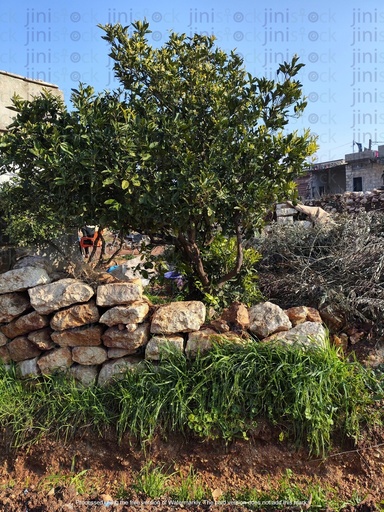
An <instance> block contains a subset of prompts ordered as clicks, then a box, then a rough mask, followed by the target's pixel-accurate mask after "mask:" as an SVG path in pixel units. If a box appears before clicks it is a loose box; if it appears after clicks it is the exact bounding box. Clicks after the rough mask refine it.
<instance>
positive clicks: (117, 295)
mask: <svg viewBox="0 0 384 512" xmlns="http://www.w3.org/2000/svg"><path fill="white" fill-rule="evenodd" d="M142 295H143V286H142V284H141V283H138V282H130V283H108V284H102V285H100V286H98V288H97V297H96V304H97V305H98V306H103V307H105V306H117V305H121V304H131V303H132V302H136V301H140V300H141V298H142Z"/></svg>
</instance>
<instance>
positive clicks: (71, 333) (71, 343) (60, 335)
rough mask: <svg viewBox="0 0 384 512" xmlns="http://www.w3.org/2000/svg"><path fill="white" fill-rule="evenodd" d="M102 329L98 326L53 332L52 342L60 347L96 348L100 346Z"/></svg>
mask: <svg viewBox="0 0 384 512" xmlns="http://www.w3.org/2000/svg"><path fill="white" fill-rule="evenodd" d="M102 333H103V327H102V326H101V325H99V324H93V325H85V326H82V327H74V328H73V329H67V330H65V331H54V332H52V334H51V338H52V341H53V342H54V343H56V344H57V345H60V346H61V347H96V346H98V345H101V335H102Z"/></svg>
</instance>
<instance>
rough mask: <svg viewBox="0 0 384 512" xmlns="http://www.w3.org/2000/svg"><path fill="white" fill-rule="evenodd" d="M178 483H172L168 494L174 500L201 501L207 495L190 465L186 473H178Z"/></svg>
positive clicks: (206, 490)
mask: <svg viewBox="0 0 384 512" xmlns="http://www.w3.org/2000/svg"><path fill="white" fill-rule="evenodd" d="M179 477H180V484H179V485H176V486H175V485H174V486H173V487H172V488H171V490H170V496H171V498H172V499H173V500H175V501H202V500H203V499H204V498H205V499H207V498H206V497H207V496H208V493H209V491H208V489H206V487H205V486H204V485H203V484H202V483H201V482H200V479H199V476H198V474H197V473H196V471H195V470H194V469H193V468H192V466H190V468H189V470H188V473H187V475H182V474H181V473H179Z"/></svg>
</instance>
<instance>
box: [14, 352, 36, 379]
mask: <svg viewBox="0 0 384 512" xmlns="http://www.w3.org/2000/svg"><path fill="white" fill-rule="evenodd" d="M37 361H38V357H34V358H33V359H27V360H26V361H20V362H19V363H17V374H18V375H19V377H20V378H21V379H26V378H29V377H37V376H38V375H39V374H40V373H41V372H40V368H39V367H38V365H37Z"/></svg>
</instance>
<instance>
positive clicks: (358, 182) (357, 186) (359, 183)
mask: <svg viewBox="0 0 384 512" xmlns="http://www.w3.org/2000/svg"><path fill="white" fill-rule="evenodd" d="M362 190H363V178H353V191H354V192H362Z"/></svg>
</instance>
